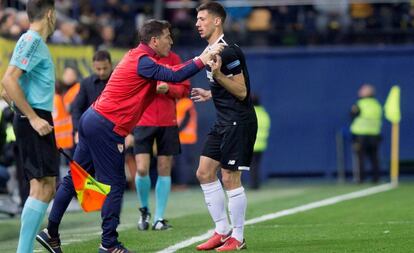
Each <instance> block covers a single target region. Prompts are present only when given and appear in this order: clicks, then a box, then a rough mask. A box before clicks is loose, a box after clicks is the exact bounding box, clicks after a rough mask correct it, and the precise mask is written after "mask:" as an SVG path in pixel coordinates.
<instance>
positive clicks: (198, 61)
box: [193, 58, 205, 69]
mask: <svg viewBox="0 0 414 253" xmlns="http://www.w3.org/2000/svg"><path fill="white" fill-rule="evenodd" d="M193 61H194V63H195V64H196V65H197V67H198V68H199V69H202V68H204V67H205V65H204V63H203V61H201V60H200V58H195V59H194V60H193Z"/></svg>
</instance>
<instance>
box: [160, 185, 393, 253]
mask: <svg viewBox="0 0 414 253" xmlns="http://www.w3.org/2000/svg"><path fill="white" fill-rule="evenodd" d="M395 187H396V186H395V185H393V184H383V185H379V186H375V187H371V188H368V189H364V190H360V191H356V192H351V193H347V194H343V195H339V196H336V197H331V198H327V199H324V200H320V201H316V202H312V203H309V204H306V205H302V206H298V207H294V208H290V209H286V210H282V211H279V212H276V213H271V214H266V215H263V216H260V217H257V218H253V219H250V220H247V221H246V222H245V225H251V224H256V223H259V222H263V221H268V220H273V219H276V218H279V217H283V216H287V215H291V214H296V213H300V212H304V211H308V210H311V209H315V208H318V207H323V206H329V205H334V204H336V203H339V202H342V201H346V200H350V199H356V198H361V197H365V196H369V195H372V194H376V193H380V192H384V191H388V190H391V189H394V188H395ZM213 232H214V230H209V231H207V232H206V233H204V234H202V235H199V236H195V237H191V238H190V239H187V240H185V241H182V242H179V243H177V244H174V245H172V246H170V247H168V248H165V249H163V250H161V251H158V252H157V253H172V252H175V251H177V250H180V249H183V248H186V247H188V246H191V245H193V244H194V243H196V242H200V241H203V240H206V239H208V238H209V237H210V236H211V235H212V234H213Z"/></svg>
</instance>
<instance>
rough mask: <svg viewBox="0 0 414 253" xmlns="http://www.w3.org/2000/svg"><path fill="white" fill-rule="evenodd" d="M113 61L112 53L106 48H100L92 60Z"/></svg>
mask: <svg viewBox="0 0 414 253" xmlns="http://www.w3.org/2000/svg"><path fill="white" fill-rule="evenodd" d="M106 60H108V61H109V62H110V63H111V54H110V53H109V52H108V51H106V50H98V51H96V52H95V54H94V55H93V58H92V61H106Z"/></svg>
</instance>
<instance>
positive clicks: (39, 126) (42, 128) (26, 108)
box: [2, 65, 53, 136]
mask: <svg viewBox="0 0 414 253" xmlns="http://www.w3.org/2000/svg"><path fill="white" fill-rule="evenodd" d="M21 75H23V70H21V69H19V68H18V67H16V66H13V65H10V66H9V67H8V68H7V70H6V73H5V74H4V76H3V79H2V85H3V88H4V89H5V91H6V93H7V95H8V96H9V98H10V100H11V101H13V102H14V104H15V105H16V106H17V108H19V110H20V111H21V112H22V113H23V115H25V116H26V117H27V118H28V120H29V122H30V125H31V126H32V127H33V128H34V129H35V130H36V131H37V132H38V133H39V135H42V136H43V135H46V134H48V133H50V132H51V131H52V129H53V127H52V126H50V125H49V123H48V122H47V121H46V120H44V119H42V118H40V117H39V116H38V115H37V114H36V112H35V111H34V110H33V109H32V107H31V106H30V105H29V103H28V102H27V100H26V98H25V96H24V93H23V91H22V89H21V88H20V85H19V78H20V76H21Z"/></svg>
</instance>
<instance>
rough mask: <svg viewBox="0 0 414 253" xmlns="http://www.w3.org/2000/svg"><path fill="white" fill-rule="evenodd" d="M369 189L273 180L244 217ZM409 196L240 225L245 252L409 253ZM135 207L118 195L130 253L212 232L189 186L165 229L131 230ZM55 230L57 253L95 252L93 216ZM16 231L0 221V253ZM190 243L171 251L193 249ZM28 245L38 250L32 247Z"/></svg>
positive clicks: (406, 187)
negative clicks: (58, 239) (59, 251)
mask: <svg viewBox="0 0 414 253" xmlns="http://www.w3.org/2000/svg"><path fill="white" fill-rule="evenodd" d="M371 186H372V185H369V184H366V185H346V184H345V185H338V184H333V183H324V182H317V183H316V182H314V183H309V182H307V183H306V182H305V183H301V182H293V183H292V182H283V181H274V182H272V183H269V184H267V185H266V186H265V187H264V188H263V189H262V190H260V191H249V190H247V194H248V203H249V204H248V210H247V219H252V218H255V217H259V216H261V215H265V214H269V213H274V212H277V211H281V210H285V209H289V208H293V207H297V206H300V205H304V204H307V203H311V202H314V201H318V200H322V199H325V198H329V197H333V196H337V195H341V194H345V193H349V192H353V191H357V190H361V189H364V188H368V187H371ZM413 194H414V184H412V183H411V182H405V183H402V184H401V185H400V186H399V187H398V188H396V189H393V190H389V191H386V192H381V193H377V194H374V195H370V196H367V197H362V198H358V199H353V200H348V201H344V202H340V203H337V204H334V205H330V206H325V207H320V208H316V209H312V210H308V211H306V212H302V213H298V214H293V215H289V216H284V217H280V218H277V219H274V220H269V221H265V222H261V223H256V224H252V225H248V226H246V228H245V237H246V242H247V247H248V249H247V251H246V252H292V253H293V252H295V253H296V252H307V253H308V252H315V253H316V252H318V253H319V252H358V253H360V252H361V253H364V252H392V253H397V252H414V198H413ZM152 197H153V196H152ZM150 203H154V201H153V199H151V202H150ZM137 210H138V204H137V201H136V195H135V193H132V192H128V193H126V195H125V199H124V206H123V212H122V215H121V225H120V227H119V233H120V238H119V239H120V241H121V242H122V243H123V244H124V245H125V246H127V247H128V248H129V249H131V250H133V251H136V252H157V251H159V250H162V249H164V248H166V247H168V246H171V245H173V244H175V243H178V242H181V241H183V240H187V239H189V238H191V237H193V236H198V235H201V234H204V233H205V232H207V231H208V230H209V229H211V228H213V224H212V222H211V220H210V217H209V215H208V213H207V209H206V208H205V206H204V202H203V196H202V193H201V190H200V189H199V188H197V187H196V188H194V189H190V190H188V191H185V192H173V193H172V194H171V197H170V202H169V206H168V209H167V215H166V218H167V219H169V220H170V223H171V224H172V225H173V227H174V228H173V229H172V230H169V231H146V232H141V231H138V230H137V229H136V222H137V219H138V211H137ZM60 232H61V239H62V243H63V244H64V245H63V247H62V248H63V251H64V252H65V253H71V252H73V253H75V252H76V253H83V252H97V249H98V246H99V242H100V240H99V238H100V215H99V213H88V214H85V213H82V212H71V213H67V214H66V215H65V216H64V218H63V223H62V225H61V231H60ZM18 233H19V217H17V218H14V219H9V218H6V216H1V217H0V252H2V253H7V252H15V250H16V245H17V240H18ZM194 246H195V245H192V246H190V247H187V248H184V249H181V250H179V251H178V252H196V251H195V249H194ZM35 248H36V251H35V252H46V251H45V250H42V248H41V247H40V245H39V244H38V243H37V242H36V244H35Z"/></svg>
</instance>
